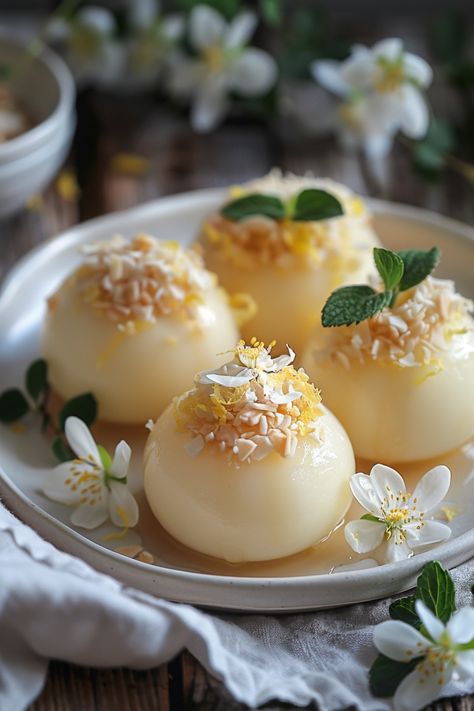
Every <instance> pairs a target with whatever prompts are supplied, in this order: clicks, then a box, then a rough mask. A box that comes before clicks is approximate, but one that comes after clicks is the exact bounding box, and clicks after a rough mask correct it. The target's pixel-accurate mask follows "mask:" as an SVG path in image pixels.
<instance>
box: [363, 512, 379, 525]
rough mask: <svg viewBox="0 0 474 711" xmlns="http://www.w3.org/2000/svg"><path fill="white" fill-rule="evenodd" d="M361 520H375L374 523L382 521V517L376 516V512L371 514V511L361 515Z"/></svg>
mask: <svg viewBox="0 0 474 711" xmlns="http://www.w3.org/2000/svg"><path fill="white" fill-rule="evenodd" d="M361 520H363V521H373V522H374V523H380V519H379V518H377V516H374V514H370V513H366V514H364V515H363V516H361Z"/></svg>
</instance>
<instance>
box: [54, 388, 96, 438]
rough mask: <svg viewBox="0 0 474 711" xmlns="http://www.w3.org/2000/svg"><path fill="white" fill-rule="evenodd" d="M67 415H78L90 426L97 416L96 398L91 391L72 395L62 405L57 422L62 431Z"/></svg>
mask: <svg viewBox="0 0 474 711" xmlns="http://www.w3.org/2000/svg"><path fill="white" fill-rule="evenodd" d="M68 417H78V418H79V419H80V420H82V421H83V422H85V423H86V425H87V426H88V427H90V426H91V425H92V423H93V422H94V420H95V419H96V417H97V400H96V399H95V397H94V396H93V395H92V393H85V394H84V395H78V396H77V397H73V398H72V400H69V401H68V402H67V403H66V404H65V405H64V407H63V409H62V410H61V412H60V414H59V424H60V427H61V430H63V431H64V425H65V423H66V420H67V418H68Z"/></svg>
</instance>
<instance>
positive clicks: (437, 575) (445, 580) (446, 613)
mask: <svg viewBox="0 0 474 711" xmlns="http://www.w3.org/2000/svg"><path fill="white" fill-rule="evenodd" d="M416 597H417V598H418V599H419V600H421V601H422V602H424V603H425V605H426V606H427V607H429V609H430V610H431V611H432V612H433V613H434V614H435V615H436V617H438V618H439V619H440V620H441V622H444V624H446V622H447V621H448V620H449V618H450V617H451V615H452V614H453V612H454V611H455V610H456V602H455V598H454V583H453V580H452V578H451V576H450V574H449V573H448V571H447V570H445V569H444V568H443V566H442V565H441V564H440V563H438V562H437V561H431V562H430V563H427V564H426V565H425V566H424V568H423V570H422V572H421V575H420V577H419V578H418V580H417V583H416Z"/></svg>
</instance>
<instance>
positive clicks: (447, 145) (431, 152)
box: [413, 118, 456, 178]
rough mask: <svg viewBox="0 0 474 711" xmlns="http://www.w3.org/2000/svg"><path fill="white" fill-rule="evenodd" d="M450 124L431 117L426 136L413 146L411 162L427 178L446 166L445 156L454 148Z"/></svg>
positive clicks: (438, 172) (453, 136) (437, 173)
mask: <svg viewBox="0 0 474 711" xmlns="http://www.w3.org/2000/svg"><path fill="white" fill-rule="evenodd" d="M455 146H456V138H455V134H454V130H453V128H452V126H451V125H450V124H449V123H448V122H447V121H444V120H442V119H435V118H432V119H431V121H430V124H429V126H428V131H427V133H426V136H425V137H424V138H423V139H422V140H421V141H418V142H417V143H416V144H415V145H414V148H413V164H414V166H415V168H416V169H417V170H418V171H419V172H420V173H422V174H423V175H424V176H425V177H427V178H436V177H438V175H439V174H440V172H441V171H442V170H443V169H444V168H445V167H446V158H447V156H448V154H449V153H450V152H451V151H452V150H453V149H454V148H455Z"/></svg>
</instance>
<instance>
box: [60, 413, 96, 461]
mask: <svg viewBox="0 0 474 711" xmlns="http://www.w3.org/2000/svg"><path fill="white" fill-rule="evenodd" d="M64 432H65V434H66V439H67V441H68V444H69V446H70V447H71V449H72V450H73V451H74V452H75V453H76V454H77V456H78V457H82V458H84V459H87V457H91V456H92V457H93V458H94V460H95V461H96V462H97V463H100V456H99V452H98V449H97V445H96V443H95V441H94V438H93V436H92V435H91V433H90V430H89V428H88V427H87V425H86V424H85V422H83V421H82V420H80V419H79V418H78V417H68V418H67V420H66V424H65V426H64Z"/></svg>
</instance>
